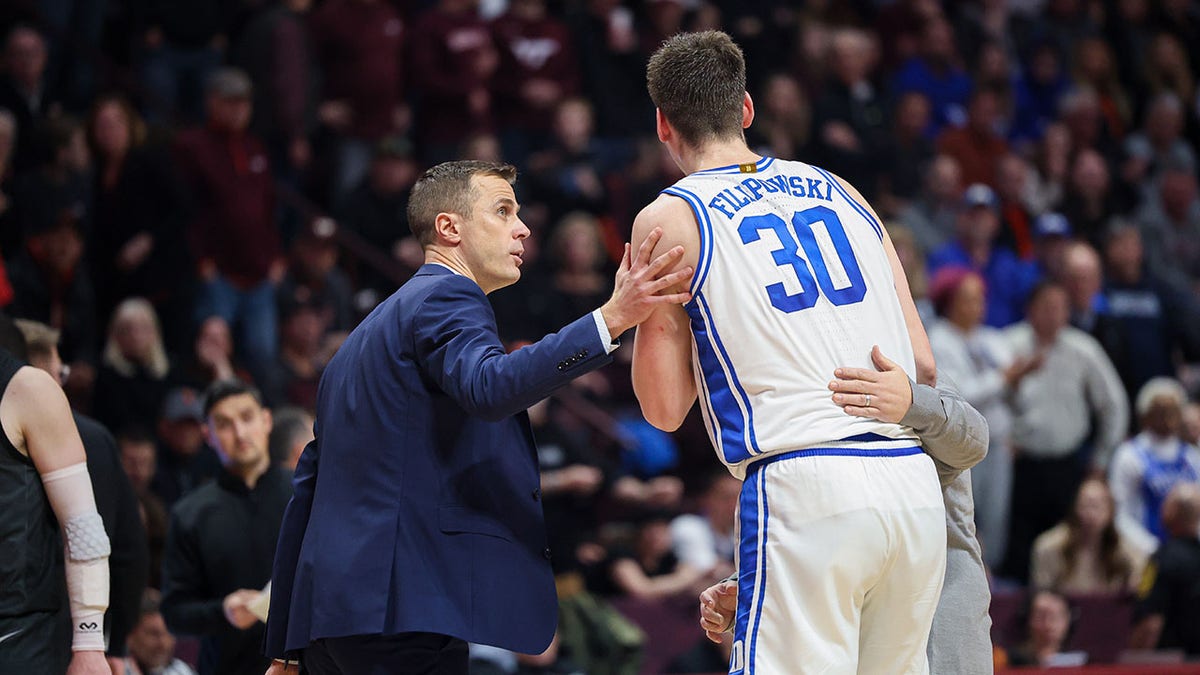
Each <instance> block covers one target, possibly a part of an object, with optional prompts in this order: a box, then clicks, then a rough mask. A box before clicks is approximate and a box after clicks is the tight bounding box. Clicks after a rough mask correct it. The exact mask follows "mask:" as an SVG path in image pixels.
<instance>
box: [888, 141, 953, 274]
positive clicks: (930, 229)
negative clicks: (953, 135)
mask: <svg viewBox="0 0 1200 675" xmlns="http://www.w3.org/2000/svg"><path fill="white" fill-rule="evenodd" d="M924 178H925V187H924V190H922V192H921V194H920V195H919V196H918V197H917V199H915V200H914V201H913V202H912V203H910V204H909V205H908V206H907V207H906V208H905V209H904V210H902V211H901V212H900V215H899V218H900V222H902V223H904V225H905V227H907V228H908V229H909V230H912V233H913V235H915V236H916V241H917V243H918V244H919V245H920V247H921V249H922V250H924V251H933V250H935V249H938V248H941V247H942V246H943V245H944V244H945V243H946V242H947V240H949V239H950V238H951V237H953V236H954V231H955V223H956V222H957V220H958V217H959V212H960V211H961V210H962V200H963V184H962V169H960V168H959V165H958V160H956V159H954V158H953V157H950V156H948V155H938V156H936V157H934V158H933V161H932V162H930V164H929V166H928V167H927V168H926V169H925V176H924Z"/></svg>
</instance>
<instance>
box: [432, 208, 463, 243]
mask: <svg viewBox="0 0 1200 675" xmlns="http://www.w3.org/2000/svg"><path fill="white" fill-rule="evenodd" d="M462 227H463V220H462V216H460V215H458V214H457V213H449V212H446V211H443V212H441V213H439V214H437V217H436V218H434V219H433V237H434V241H435V242H436V243H438V244H441V245H442V246H458V245H459V244H460V243H462Z"/></svg>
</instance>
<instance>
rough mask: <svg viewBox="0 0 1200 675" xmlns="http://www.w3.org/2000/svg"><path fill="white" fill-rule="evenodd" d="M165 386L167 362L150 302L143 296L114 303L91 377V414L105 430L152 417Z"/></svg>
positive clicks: (168, 378)
mask: <svg viewBox="0 0 1200 675" xmlns="http://www.w3.org/2000/svg"><path fill="white" fill-rule="evenodd" d="M170 386H171V362H170V360H169V359H168V358H167V351H166V348H165V347H164V346H163V337H162V331H161V330H160V329H159V324H158V315H157V314H155V312H154V306H153V305H151V304H150V302H149V301H148V300H146V299H144V298H129V299H128V300H125V301H123V302H122V303H121V304H119V305H117V309H116V311H114V312H113V316H112V321H111V322H110V323H109V326H108V340H107V341H106V342H105V344H104V354H103V356H102V357H101V364H100V372H99V375H98V376H97V377H96V395H95V406H94V407H95V414H96V418H97V419H99V420H100V421H101V422H103V423H104V424H105V425H106V426H108V428H110V429H123V428H125V427H127V426H131V425H138V424H146V421H147V420H156V419H158V412H159V408H160V407H161V406H162V401H163V399H164V398H166V395H167V390H168V389H170Z"/></svg>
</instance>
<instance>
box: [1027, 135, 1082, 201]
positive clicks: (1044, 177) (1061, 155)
mask: <svg viewBox="0 0 1200 675" xmlns="http://www.w3.org/2000/svg"><path fill="white" fill-rule="evenodd" d="M1073 143H1074V140H1073V139H1072V138H1071V130H1070V129H1069V128H1068V127H1067V125H1066V124H1064V123H1062V122H1055V123H1053V124H1051V125H1050V126H1048V127H1046V133H1045V134H1044V135H1043V136H1042V142H1041V143H1039V144H1038V145H1037V147H1036V148H1035V149H1034V153H1033V155H1034V159H1033V161H1034V165H1035V166H1036V167H1037V175H1038V177H1039V178H1041V182H1040V184H1039V185H1038V191H1039V194H1038V203H1039V204H1041V205H1042V206H1043V207H1044V208H1057V206H1058V204H1059V202H1061V201H1062V195H1063V188H1064V186H1065V185H1066V183H1067V174H1068V171H1069V170H1070V168H1071V157H1072V155H1073V153H1075V152H1077V150H1076V149H1075V148H1074V147H1073Z"/></svg>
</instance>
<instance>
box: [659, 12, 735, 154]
mask: <svg viewBox="0 0 1200 675" xmlns="http://www.w3.org/2000/svg"><path fill="white" fill-rule="evenodd" d="M646 86H647V88H649V90H650V98H651V99H652V100H653V101H654V105H656V106H658V109H659V110H660V111H662V114H663V115H664V116H665V117H666V118H667V121H668V122H670V123H671V127H672V128H674V129H675V131H677V132H678V133H679V135H680V136H682V137H683V140H684V141H685V142H686V143H688V144H689V145H697V144H699V143H702V142H704V141H707V140H712V139H717V138H728V137H730V136H741V134H742V101H743V100H744V98H745V95H746V59H745V57H743V56H742V50H741V48H740V47H738V46H737V45H736V44H734V42H733V40H732V39H731V38H730V37H729V36H728V35H726V34H725V33H723V32H721V31H716V30H708V31H704V32H701V33H680V34H679V35H676V36H674V37H672V38H670V39H668V40H667V41H666V42H664V43H663V44H662V46H661V47H659V48H658V51H656V52H654V56H651V57H650V64H649V65H648V66H647V67H646Z"/></svg>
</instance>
